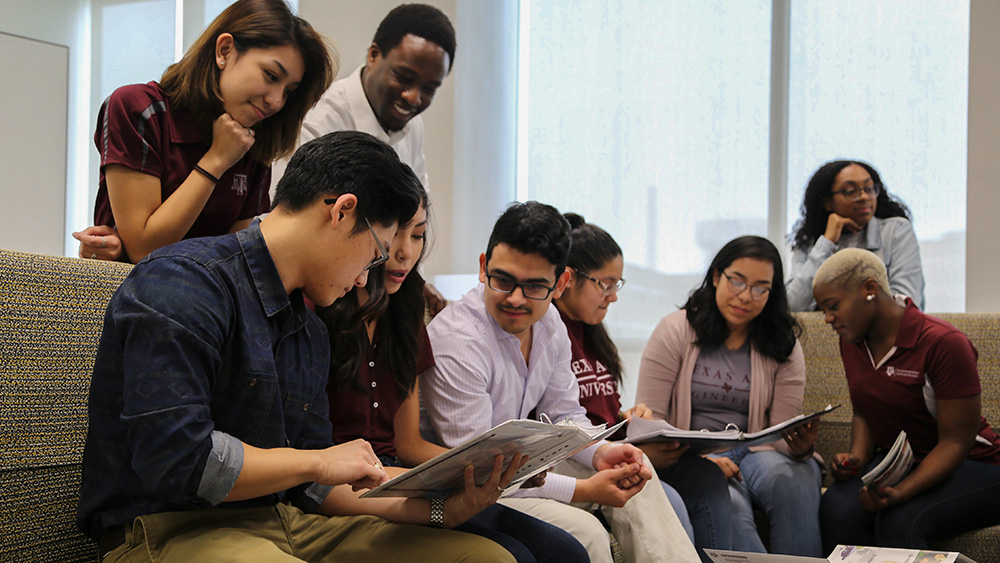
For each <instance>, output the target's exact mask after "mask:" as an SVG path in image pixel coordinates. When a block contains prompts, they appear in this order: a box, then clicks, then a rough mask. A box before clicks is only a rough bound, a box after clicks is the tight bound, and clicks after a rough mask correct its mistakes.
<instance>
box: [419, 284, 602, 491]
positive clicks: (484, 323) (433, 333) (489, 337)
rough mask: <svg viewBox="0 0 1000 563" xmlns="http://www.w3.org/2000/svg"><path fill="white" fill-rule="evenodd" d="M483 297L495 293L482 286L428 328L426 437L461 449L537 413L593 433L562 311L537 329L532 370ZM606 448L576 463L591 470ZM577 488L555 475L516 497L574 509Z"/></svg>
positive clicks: (423, 393) (423, 380) (423, 397)
mask: <svg viewBox="0 0 1000 563" xmlns="http://www.w3.org/2000/svg"><path fill="white" fill-rule="evenodd" d="M483 291H491V290H487V289H486V286H485V285H483V284H480V285H479V286H478V287H476V288H474V289H472V290H471V291H469V292H468V293H466V294H465V296H464V297H462V299H460V300H458V301H456V302H454V303H452V304H451V305H449V306H448V307H447V308H445V309H444V311H442V312H441V313H439V314H438V315H437V316H436V317H434V320H433V321H431V324H430V325H429V326H428V327H427V333H428V335H429V336H430V339H431V347H432V348H433V350H434V363H435V367H433V368H431V369H430V370H428V371H427V372H425V373H424V374H423V375H422V376H421V377H420V403H421V417H420V418H421V433H422V434H423V436H424V438H425V439H427V440H428V441H431V442H435V443H437V444H441V445H444V446H447V447H454V446H457V445H459V444H461V443H463V442H465V441H467V440H469V439H470V438H474V437H476V436H478V435H479V434H482V433H483V432H485V431H486V430H489V429H490V428H492V427H494V426H496V425H498V424H501V423H503V422H506V421H508V420H512V419H517V418H528V416H529V415H530V413H532V411H534V413H535V416H536V417H539V416H541V415H542V414H545V415H547V416H548V417H549V418H550V419H551V420H552V422H558V421H560V420H563V419H570V420H572V421H574V422H578V423H580V424H583V425H587V426H589V425H590V421H589V420H588V419H587V411H586V410H585V409H584V408H583V407H582V406H580V391H579V388H578V387H577V382H576V376H574V375H573V372H572V371H571V369H570V361H571V351H570V340H569V336H568V335H567V333H566V326H565V325H564V324H563V323H562V319H560V318H559V312H558V311H557V310H556V308H555V307H549V310H548V311H546V313H545V316H543V317H542V319H541V320H539V321H538V322H536V323H535V324H534V325H532V327H531V330H532V336H531V337H532V343H531V355H530V363H525V361H524V356H522V354H521V343H520V341H519V340H518V339H517V337H516V336H514V335H513V334H509V333H507V332H505V331H504V330H503V329H502V328H500V325H498V324H497V322H496V321H495V320H494V319H493V317H491V316H490V315H489V313H487V311H486V303H485V302H484V300H483ZM536 306H537V305H536ZM546 306H548V305H546ZM599 445H600V444H597V445H594V446H591V447H590V448H587V449H585V450H583V451H581V452H579V453H577V454H576V455H575V456H574V459H576V461H578V462H580V463H582V464H584V465H586V466H591V467H592V466H593V457H594V452H595V451H596V450H597V447H599ZM575 488H576V479H574V478H572V477H567V476H564V475H557V474H553V473H549V475H548V477H546V479H545V485H544V486H543V487H540V488H537V489H521V490H519V491H518V492H517V493H516V495H517V496H536V497H544V498H552V499H556V500H560V501H563V502H570V501H571V500H572V497H573V492H574V490H575Z"/></svg>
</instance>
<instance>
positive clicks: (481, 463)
mask: <svg viewBox="0 0 1000 563" xmlns="http://www.w3.org/2000/svg"><path fill="white" fill-rule="evenodd" d="M623 424H625V422H624V421H623V422H619V423H618V424H616V425H614V426H612V427H610V428H605V427H604V426H603V425H602V426H591V427H586V426H582V425H579V424H576V423H573V422H570V421H560V422H559V423H556V424H549V423H546V422H539V421H537V420H523V419H519V420H508V421H507V422H504V423H502V424H499V425H497V426H494V427H493V428H490V429H489V430H487V431H486V432H483V433H482V434H480V435H479V436H476V437H475V438H472V439H471V440H469V441H468V442H465V443H464V444H462V445H460V446H456V447H454V448H452V449H450V450H448V451H447V452H444V453H443V454H441V455H439V456H437V457H435V458H433V459H430V460H428V461H426V462H424V463H421V464H420V465H418V466H416V467H414V468H413V469H410V470H409V471H407V472H405V473H403V474H401V475H397V476H396V477H394V478H392V479H390V480H389V481H386V482H385V483H382V484H381V485H379V486H378V487H375V488H374V489H372V490H370V491H368V492H366V493H365V494H363V495H361V498H366V497H424V498H434V497H440V496H446V495H448V494H451V493H452V492H455V491H460V490H462V489H463V488H464V487H465V481H464V474H465V467H466V466H467V465H469V464H470V463H471V464H472V465H473V466H475V468H476V473H475V481H476V484H477V485H482V484H483V483H484V482H486V479H487V478H488V477H489V474H490V471H491V470H492V468H493V459H494V458H495V457H496V455H497V454H501V453H502V454H503V456H504V460H503V466H504V468H505V469H506V467H507V465H508V464H509V463H510V461H511V458H513V457H514V455H515V454H519V453H520V454H524V455H527V456H528V462H527V463H526V464H525V465H524V467H522V468H521V469H520V470H518V472H517V474H516V475H515V476H514V480H513V481H511V483H510V485H509V486H508V488H511V487H516V486H518V485H520V484H521V483H523V482H524V481H526V480H528V479H530V478H531V477H534V476H535V475H537V474H538V473H541V472H542V471H545V470H546V469H548V468H550V467H552V466H553V465H555V464H557V463H559V462H560V461H563V460H564V459H566V458H568V457H570V456H571V455H573V454H575V453H576V452H578V451H580V450H582V449H584V448H586V447H588V446H590V445H592V444H594V443H596V442H598V441H600V440H603V439H605V438H607V437H608V436H610V435H612V434H614V433H615V431H617V430H618V429H619V428H621V426H622V425H623Z"/></svg>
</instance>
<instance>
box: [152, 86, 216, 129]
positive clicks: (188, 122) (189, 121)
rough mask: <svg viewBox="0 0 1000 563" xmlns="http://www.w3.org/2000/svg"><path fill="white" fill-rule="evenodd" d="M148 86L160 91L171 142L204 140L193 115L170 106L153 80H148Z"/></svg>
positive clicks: (165, 96) (164, 93)
mask: <svg viewBox="0 0 1000 563" xmlns="http://www.w3.org/2000/svg"><path fill="white" fill-rule="evenodd" d="M149 86H152V87H154V88H156V89H157V90H158V91H159V92H160V95H161V96H163V101H164V103H165V104H166V105H167V111H165V112H164V116H165V118H166V121H167V123H168V125H169V131H170V141H171V142H173V143H201V142H204V140H205V138H204V136H203V135H202V134H201V128H200V127H199V126H198V122H197V121H195V119H194V116H193V115H191V114H190V113H188V112H186V111H184V110H180V109H177V108H173V107H170V100H168V99H167V94H166V92H164V91H163V88H162V87H161V86H160V85H159V84H157V83H156V82H155V81H153V82H150V83H149Z"/></svg>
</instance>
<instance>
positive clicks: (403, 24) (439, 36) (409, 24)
mask: <svg viewBox="0 0 1000 563" xmlns="http://www.w3.org/2000/svg"><path fill="white" fill-rule="evenodd" d="M410 34H412V35H416V36H417V37H423V38H424V39H426V40H428V41H430V42H431V43H435V44H437V45H439V46H440V47H441V48H442V49H444V52H445V53H448V71H449V72H451V67H453V66H455V44H456V42H455V28H454V27H452V25H451V20H449V19H448V16H446V15H444V13H443V12H442V11H441V10H438V9H437V8H435V7H434V6H428V5H427V4H402V5H400V6H396V7H395V8H393V9H392V11H391V12H389V13H388V14H387V15H386V16H385V18H383V19H382V23H380V24H378V29H376V30H375V38H374V39H372V43H374V44H375V46H376V47H378V50H379V51H380V52H381V53H382V56H385V55H387V54H388V53H389V51H391V50H393V49H395V48H396V46H397V45H399V43H400V42H401V41H402V40H403V38H404V37H406V36H407V35H410Z"/></svg>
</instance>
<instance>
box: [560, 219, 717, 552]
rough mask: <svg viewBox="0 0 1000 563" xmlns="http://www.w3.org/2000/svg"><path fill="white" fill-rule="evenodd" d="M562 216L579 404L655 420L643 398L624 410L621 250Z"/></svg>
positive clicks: (602, 234) (602, 420) (592, 413)
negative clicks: (614, 319) (619, 339)
mask: <svg viewBox="0 0 1000 563" xmlns="http://www.w3.org/2000/svg"><path fill="white" fill-rule="evenodd" d="M563 216H564V217H565V218H566V220H567V221H569V225H570V228H571V229H572V231H571V232H570V237H571V239H572V244H570V251H569V261H568V262H567V264H566V269H567V271H569V273H570V278H569V283H567V284H566V289H564V290H563V292H562V295H560V296H559V297H556V299H555V300H553V303H555V306H556V309H558V310H559V315H560V316H561V317H562V320H563V323H564V324H565V325H566V331H567V332H568V333H569V340H570V344H571V345H572V351H573V359H572V364H571V367H572V370H573V373H574V374H575V375H576V378H577V383H578V384H579V386H580V405H581V406H583V408H585V409H587V417H588V418H589V419H590V421H591V422H593V423H594V424H597V425H601V424H607V425H608V426H613V425H615V424H617V423H618V422H620V421H622V420H625V419H628V418H631V417H633V416H638V417H640V418H646V419H651V418H652V416H653V413H652V411H650V410H649V408H647V407H646V405H643V404H641V403H640V404H637V405H635V406H634V407H632V408H630V409H628V410H625V411H623V410H622V408H621V407H622V404H621V395H620V386H621V383H622V374H623V372H624V369H623V366H622V361H621V358H620V357H619V356H618V347H617V346H615V343H614V341H613V340H611V336H610V335H609V334H608V329H607V328H606V327H605V326H604V316H605V315H606V314H607V312H608V307H610V306H611V304H612V303H614V302H615V301H618V292H619V291H620V290H621V289H622V288H623V287H624V286H625V280H624V279H623V278H622V272H623V270H624V268H625V261H624V259H623V256H622V249H621V247H620V246H618V243H617V242H615V239H613V238H612V237H611V235H609V234H608V233H607V232H606V231H605V230H604V229H602V228H600V227H598V226H597V225H593V224H590V223H587V222H586V221H585V220H584V218H583V217H582V216H580V215H578V214H576V213H564V214H563ZM616 438H617V439H621V438H624V428H623V429H622V431H620V435H617V434H616V435H615V436H613V437H612V439H616ZM661 483H662V481H661ZM662 484H663V491H664V492H665V493H666V494H667V499H669V500H670V505H671V506H672V507H673V509H674V512H675V513H677V518H678V519H679V520H680V523H681V526H683V527H684V531H685V532H686V533H687V535H688V538H689V539H690V540H691V541H692V542H694V530H693V529H692V526H691V518H690V517H689V516H688V512H687V507H686V506H685V504H684V500H683V499H682V498H681V496H680V494H679V493H678V492H677V491H675V490H674V488H673V487H671V486H670V485H668V484H666V483H662ZM723 508H726V507H723Z"/></svg>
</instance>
